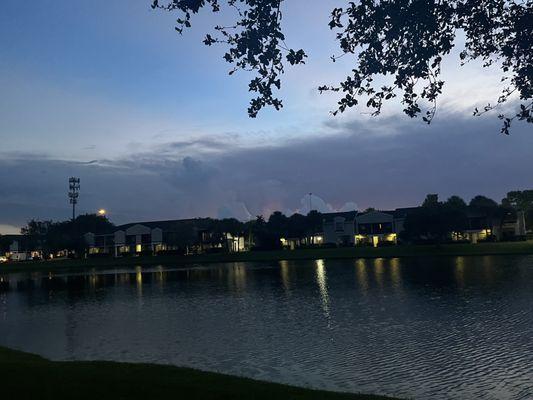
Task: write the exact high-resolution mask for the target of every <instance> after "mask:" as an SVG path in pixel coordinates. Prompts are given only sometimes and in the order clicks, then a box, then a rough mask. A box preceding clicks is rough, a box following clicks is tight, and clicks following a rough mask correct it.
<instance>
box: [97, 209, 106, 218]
mask: <svg viewBox="0 0 533 400" xmlns="http://www.w3.org/2000/svg"><path fill="white" fill-rule="evenodd" d="M106 214H107V211H106V210H104V209H103V208H101V209H99V210H98V215H99V216H100V217H105V215H106Z"/></svg>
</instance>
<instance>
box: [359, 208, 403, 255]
mask: <svg viewBox="0 0 533 400" xmlns="http://www.w3.org/2000/svg"><path fill="white" fill-rule="evenodd" d="M395 215H396V213H395V212H394V211H369V212H367V213H364V214H360V215H358V216H357V218H356V219H355V226H356V227H355V244H368V245H372V246H373V247H377V246H379V245H380V244H381V243H384V242H385V243H390V244H396V243H397V242H398V234H399V233H400V232H401V231H402V230H403V218H395Z"/></svg>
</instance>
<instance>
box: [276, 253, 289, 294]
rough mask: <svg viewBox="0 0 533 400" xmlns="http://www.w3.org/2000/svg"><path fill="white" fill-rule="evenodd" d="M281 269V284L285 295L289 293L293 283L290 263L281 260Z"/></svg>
mask: <svg viewBox="0 0 533 400" xmlns="http://www.w3.org/2000/svg"><path fill="white" fill-rule="evenodd" d="M279 269H280V274H281V283H282V284H283V289H284V290H285V293H289V292H290V290H291V282H290V276H289V262H288V261H287V260H281V261H280V262H279Z"/></svg>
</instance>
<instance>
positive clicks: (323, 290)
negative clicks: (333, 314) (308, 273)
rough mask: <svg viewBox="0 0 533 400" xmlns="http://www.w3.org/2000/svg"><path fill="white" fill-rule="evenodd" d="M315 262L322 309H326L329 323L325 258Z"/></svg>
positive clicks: (325, 314) (325, 312) (325, 313)
mask: <svg viewBox="0 0 533 400" xmlns="http://www.w3.org/2000/svg"><path fill="white" fill-rule="evenodd" d="M315 264H316V267H315V274H316V283H317V285H318V290H319V293H320V300H321V301H320V303H321V305H322V310H323V311H324V316H325V317H326V319H327V320H328V325H329V322H330V321H329V318H330V315H329V294H328V281H327V276H326V266H325V264H324V260H316V262H315Z"/></svg>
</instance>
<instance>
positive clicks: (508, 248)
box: [0, 240, 533, 272]
mask: <svg viewBox="0 0 533 400" xmlns="http://www.w3.org/2000/svg"><path fill="white" fill-rule="evenodd" d="M512 254H533V241H531V240H529V241H524V242H498V243H478V244H444V245H440V246H436V245H419V246H414V245H400V246H390V247H378V248H372V247H342V248H316V249H298V250H292V251H291V250H273V251H251V252H244V253H231V254H201V255H195V256H168V255H167V256H144V257H123V258H92V259H82V260H54V261H28V262H19V263H6V264H0V272H15V271H39V270H45V271H59V270H65V269H76V268H79V269H83V268H106V267H121V266H124V267H127V266H135V265H143V266H144V265H168V266H179V265H187V264H199V263H202V264H204V263H220V262H245V261H279V260H316V259H326V260H328V259H342V258H379V257H384V258H391V257H417V256H475V255H512Z"/></svg>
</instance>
